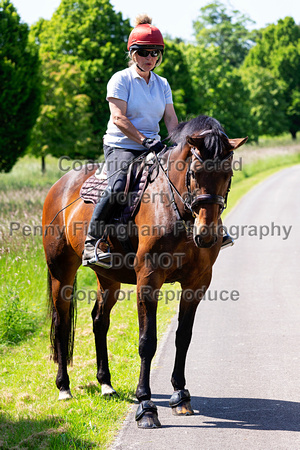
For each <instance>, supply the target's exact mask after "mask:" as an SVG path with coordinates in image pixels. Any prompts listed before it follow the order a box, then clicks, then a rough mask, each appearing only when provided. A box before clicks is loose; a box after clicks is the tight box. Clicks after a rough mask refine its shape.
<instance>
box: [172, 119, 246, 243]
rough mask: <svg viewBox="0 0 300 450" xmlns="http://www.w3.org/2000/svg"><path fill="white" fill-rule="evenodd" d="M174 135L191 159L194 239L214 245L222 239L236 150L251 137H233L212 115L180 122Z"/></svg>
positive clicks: (189, 202) (189, 176) (188, 175)
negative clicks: (222, 220) (221, 216)
mask: <svg viewBox="0 0 300 450" xmlns="http://www.w3.org/2000/svg"><path fill="white" fill-rule="evenodd" d="M170 138H171V139H172V140H173V141H174V142H177V143H178V144H179V146H178V148H181V157H183V159H184V160H185V161H187V162H189V163H188V169H187V172H186V177H185V187H186V190H187V198H188V200H187V202H186V208H187V209H188V210H189V212H190V213H192V214H193V216H194V227H193V238H194V242H195V244H196V245H197V246H198V247H202V248H210V247H212V246H213V245H214V244H215V243H216V242H217V240H218V224H219V223H220V215H221V213H222V211H223V209H224V207H226V199H227V195H228V191H229V188H230V181H231V177H232V175H233V172H232V160H233V151H234V150H235V149H236V148H238V147H240V146H241V145H243V144H244V143H245V142H246V141H247V138H243V139H229V138H228V137H227V136H226V134H225V133H224V130H223V128H222V126H221V125H220V123H219V122H218V121H217V120H216V119H214V118H212V117H208V116H198V117H196V118H195V119H192V120H190V121H189V122H183V123H181V124H179V125H178V127H177V128H176V129H175V130H174V131H173V132H172V133H171V135H170Z"/></svg>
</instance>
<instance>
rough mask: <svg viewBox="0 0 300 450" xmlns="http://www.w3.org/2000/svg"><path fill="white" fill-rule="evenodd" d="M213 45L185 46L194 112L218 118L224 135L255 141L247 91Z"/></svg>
mask: <svg viewBox="0 0 300 450" xmlns="http://www.w3.org/2000/svg"><path fill="white" fill-rule="evenodd" d="M220 52H221V49H220V48H219V47H216V46H213V45H212V46H210V47H204V46H197V47H195V46H193V45H190V46H188V47H187V61H188V65H189V67H190V72H191V77H192V81H193V90H194V92H195V99H194V100H195V105H196V114H200V113H201V114H207V115H210V116H213V117H215V118H216V119H218V120H219V121H220V122H221V123H222V125H223V126H224V128H225V130H226V132H227V134H228V135H230V136H232V137H239V136H245V135H247V136H249V138H250V139H252V140H257V124H256V120H255V118H253V117H252V116H251V104H250V101H249V91H248V89H247V88H245V86H244V83H243V82H242V79H241V76H240V75H239V73H238V72H237V69H235V68H232V66H231V64H230V63H229V62H228V61H226V60H223V59H222V58H221V55H220Z"/></svg>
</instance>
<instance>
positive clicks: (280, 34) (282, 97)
mask: <svg viewBox="0 0 300 450" xmlns="http://www.w3.org/2000/svg"><path fill="white" fill-rule="evenodd" d="M299 67H300V28H299V26H298V25H296V24H295V21H294V19H292V18H291V17H286V18H285V19H280V20H279V21H278V23H277V24H273V25H269V26H268V27H267V28H265V29H264V30H262V35H261V39H259V40H258V41H257V43H256V45H255V47H253V48H252V49H251V50H250V52H249V54H248V55H247V57H246V59H245V62H244V64H243V68H242V71H243V74H244V78H245V79H247V75H246V76H245V74H246V73H247V71H250V70H251V73H252V81H251V79H250V84H249V86H251V84H252V85H253V76H256V77H257V78H258V79H259V78H260V76H261V74H262V71H263V73H264V78H263V79H264V80H266V76H267V77H268V80H269V81H268V83H265V81H264V82H263V83H260V85H259V86H257V89H256V91H255V93H254V95H253V94H252V101H253V107H256V110H257V114H258V117H259V121H260V122H261V129H263V130H264V134H274V133H275V134H278V132H279V130H280V131H281V132H282V131H289V132H290V133H291V135H292V137H293V138H294V139H295V138H296V133H297V131H298V130H299V129H300V103H299V99H300V71H299ZM248 79H249V77H248ZM270 83H271V85H272V91H273V92H272V91H271V92H272V97H273V101H271V103H270V104H269V105H268V106H269V113H268V114H267V116H266V117H267V118H265V117H264V114H265V112H266V108H262V109H261V114H259V111H258V109H259V106H260V104H261V99H262V98H265V97H268V96H270ZM280 112H281V113H282V112H283V114H280ZM268 118H272V120H271V121H270V120H269V119H268ZM272 121H273V123H271V122H272Z"/></svg>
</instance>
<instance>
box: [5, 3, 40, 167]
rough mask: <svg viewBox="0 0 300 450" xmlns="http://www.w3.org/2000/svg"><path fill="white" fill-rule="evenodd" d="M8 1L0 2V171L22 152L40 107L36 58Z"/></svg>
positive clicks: (25, 28)
mask: <svg viewBox="0 0 300 450" xmlns="http://www.w3.org/2000/svg"><path fill="white" fill-rule="evenodd" d="M28 35H29V28H28V26H27V25H26V24H25V23H21V22H20V17H19V16H18V14H17V12H16V9H15V8H14V6H13V5H12V4H11V3H10V1H9V0H0V85H1V90H0V171H3V172H9V171H10V170H11V169H12V167H13V165H14V164H15V162H16V161H17V159H18V158H19V157H20V156H21V155H23V153H24V152H25V150H26V148H27V146H28V144H29V141H30V132H31V129H32V127H33V125H34V123H35V121H36V118H37V116H38V112H39V106H40V78H39V58H38V52H37V48H36V46H35V45H33V44H32V43H30V42H29V41H28Z"/></svg>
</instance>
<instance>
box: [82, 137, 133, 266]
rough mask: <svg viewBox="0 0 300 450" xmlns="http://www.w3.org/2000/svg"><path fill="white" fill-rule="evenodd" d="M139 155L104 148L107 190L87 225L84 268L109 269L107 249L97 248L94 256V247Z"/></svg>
mask: <svg viewBox="0 0 300 450" xmlns="http://www.w3.org/2000/svg"><path fill="white" fill-rule="evenodd" d="M140 154H141V152H137V151H132V150H127V149H119V148H113V147H108V146H104V155H105V161H106V168H107V178H108V188H107V189H106V191H105V192H104V195H103V196H102V197H101V199H100V201H99V203H97V205H96V207H95V209H94V212H93V215H92V218H91V221H90V224H89V229H88V234H87V237H86V241H85V246H84V251H83V257H82V264H83V265H84V266H87V265H90V264H97V265H101V266H102V267H106V268H109V267H111V254H110V252H109V249H108V251H106V252H103V251H101V250H100V249H99V248H98V249H97V254H96V252H95V245H96V243H97V242H98V240H99V238H100V237H101V236H102V235H103V233H104V231H105V227H106V225H108V224H109V222H110V220H111V219H112V217H113V215H114V214H115V212H116V210H117V209H118V206H119V203H118V194H120V193H123V192H124V189H125V185H126V177H127V169H128V167H129V164H130V163H131V161H132V160H133V159H134V158H136V157H138V156H139V155H140ZM122 206H124V204H123V203H122Z"/></svg>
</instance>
